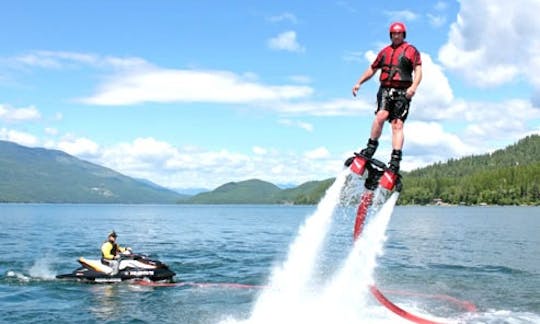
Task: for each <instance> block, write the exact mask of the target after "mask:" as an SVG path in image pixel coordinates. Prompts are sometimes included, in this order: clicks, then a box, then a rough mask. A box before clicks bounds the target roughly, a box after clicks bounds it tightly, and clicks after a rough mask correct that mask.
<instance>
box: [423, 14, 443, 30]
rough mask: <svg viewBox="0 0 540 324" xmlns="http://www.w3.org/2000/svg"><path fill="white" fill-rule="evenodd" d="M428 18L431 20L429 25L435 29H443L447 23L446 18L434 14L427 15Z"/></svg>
mask: <svg viewBox="0 0 540 324" xmlns="http://www.w3.org/2000/svg"><path fill="white" fill-rule="evenodd" d="M426 16H427V18H428V20H429V24H430V25H431V26H433V27H441V26H443V25H444V24H445V23H446V17H445V16H442V15H433V14H427V15H426Z"/></svg>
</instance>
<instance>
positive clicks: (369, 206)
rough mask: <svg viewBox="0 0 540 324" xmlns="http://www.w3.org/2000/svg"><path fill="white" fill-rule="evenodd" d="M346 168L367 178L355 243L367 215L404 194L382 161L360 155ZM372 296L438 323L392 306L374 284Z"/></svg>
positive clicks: (420, 321)
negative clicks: (393, 195)
mask: <svg viewBox="0 0 540 324" xmlns="http://www.w3.org/2000/svg"><path fill="white" fill-rule="evenodd" d="M345 166H347V167H349V168H350V170H351V171H352V172H353V173H355V174H357V175H358V176H360V177H362V178H363V179H365V181H364V187H365V189H364V191H363V192H362V196H361V198H360V204H359V206H358V209H357V212H356V219H355V223H354V231H353V239H354V241H356V240H357V239H358V238H359V237H360V235H361V234H362V229H363V227H364V223H365V221H366V216H367V214H368V212H371V213H377V212H378V211H379V210H380V209H381V207H382V205H383V204H384V203H385V202H386V201H387V200H388V198H390V196H391V195H392V193H393V192H401V189H402V183H401V175H400V174H399V173H396V172H393V171H392V170H390V169H389V168H388V167H387V166H386V165H385V164H384V163H383V162H381V161H379V160H377V159H373V158H368V157H366V156H364V155H362V154H360V153H354V156H353V157H351V158H349V159H347V160H346V161H345ZM369 289H370V291H371V293H372V295H373V296H374V297H375V299H377V301H379V303H381V304H382V305H383V306H385V307H386V308H387V309H389V310H390V311H392V312H394V313H395V314H397V315H399V316H401V317H403V318H405V319H407V320H409V321H411V322H414V323H418V324H439V322H435V321H432V320H429V319H425V318H422V317H420V316H417V315H414V314H412V313H410V312H408V311H406V310H404V309H402V308H400V307H399V306H397V305H396V304H394V303H392V302H391V301H390V300H389V299H388V298H387V297H385V296H384V295H383V293H382V292H381V291H380V290H379V289H378V288H377V286H375V285H374V284H373V285H371V286H370V287H369ZM467 306H468V307H467V310H469V311H475V310H476V307H475V306H474V305H472V304H467Z"/></svg>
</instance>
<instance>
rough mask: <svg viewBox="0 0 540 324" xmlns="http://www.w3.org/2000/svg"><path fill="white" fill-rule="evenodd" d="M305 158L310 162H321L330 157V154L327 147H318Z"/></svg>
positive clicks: (307, 153)
mask: <svg viewBox="0 0 540 324" xmlns="http://www.w3.org/2000/svg"><path fill="white" fill-rule="evenodd" d="M304 156H305V158H306V159H309V160H320V159H326V158H328V157H330V152H329V151H328V149H326V147H318V148H316V149H314V150H311V151H308V152H306V153H305V154H304Z"/></svg>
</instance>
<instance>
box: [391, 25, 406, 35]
mask: <svg viewBox="0 0 540 324" xmlns="http://www.w3.org/2000/svg"><path fill="white" fill-rule="evenodd" d="M389 33H390V37H392V33H403V38H405V37H407V28H405V24H404V23H401V22H395V23H392V24H391V25H390V29H389Z"/></svg>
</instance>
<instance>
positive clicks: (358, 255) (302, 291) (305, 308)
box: [224, 172, 398, 324]
mask: <svg viewBox="0 0 540 324" xmlns="http://www.w3.org/2000/svg"><path fill="white" fill-rule="evenodd" d="M348 175H349V173H348V172H343V173H342V174H340V175H339V176H338V177H337V178H336V181H335V182H334V184H333V185H332V186H331V187H330V188H329V189H328V191H327V192H326V195H325V197H324V198H323V199H322V201H321V202H320V203H319V205H318V206H317V210H316V211H315V213H314V214H313V215H312V216H310V217H309V218H308V219H307V220H306V222H305V223H304V225H303V226H302V227H301V229H300V230H299V232H298V235H297V238H296V239H295V241H294V242H293V244H292V245H291V247H290V250H289V254H288V258H287V260H286V261H285V262H284V264H283V265H282V266H281V267H278V268H276V269H274V271H273V274H272V277H271V280H270V285H269V287H268V288H267V289H265V290H264V291H263V292H262V293H261V295H260V296H259V298H258V300H257V302H256V304H255V307H254V309H253V311H252V314H251V316H250V318H249V319H248V320H246V321H245V323H250V324H251V323H253V324H255V323H256V324H261V323H353V322H362V321H365V320H366V319H371V320H376V321H377V322H384V321H387V322H389V323H390V322H392V323H395V320H396V319H395V318H394V317H390V318H389V317H388V313H387V312H386V311H385V310H384V309H382V307H380V306H376V305H375V304H374V302H373V300H372V299H370V298H368V294H369V289H368V286H369V285H370V284H371V283H372V282H373V271H374V269H375V267H376V258H377V256H379V255H380V254H382V248H383V244H384V241H385V239H386V236H385V231H386V227H387V225H388V222H389V220H390V216H391V214H392V211H393V207H394V205H395V203H396V201H397V198H398V194H395V195H393V196H391V198H390V199H389V201H388V202H387V203H386V204H384V205H383V206H382V209H381V210H380V212H378V213H377V214H376V215H371V218H372V219H371V221H370V222H369V223H368V225H367V226H366V231H365V232H366V233H369V234H368V235H364V236H362V237H361V238H360V239H358V240H357V242H356V244H355V245H354V247H353V248H352V250H351V252H350V253H349V255H348V257H347V258H346V260H345V261H344V263H343V265H342V266H341V267H340V269H339V270H338V271H337V272H336V273H335V274H334V275H333V276H332V277H331V278H330V279H329V280H328V282H327V283H326V285H321V284H319V285H309V283H310V282H313V281H312V276H313V274H314V268H316V266H317V264H316V262H317V260H318V258H317V257H318V254H319V253H320V251H321V248H322V245H323V243H324V240H325V237H326V235H327V232H328V230H329V228H330V225H331V220H332V215H333V213H334V211H335V208H336V206H338V205H339V204H340V201H341V202H343V198H344V197H343V190H342V189H343V187H344V186H345V183H346V181H347V180H346V179H347V176H348ZM344 248H345V249H350V247H348V246H347V247H344ZM370 302H371V305H368V303H370ZM224 323H238V322H236V321H234V320H231V319H229V320H226V321H225V322H224Z"/></svg>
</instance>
